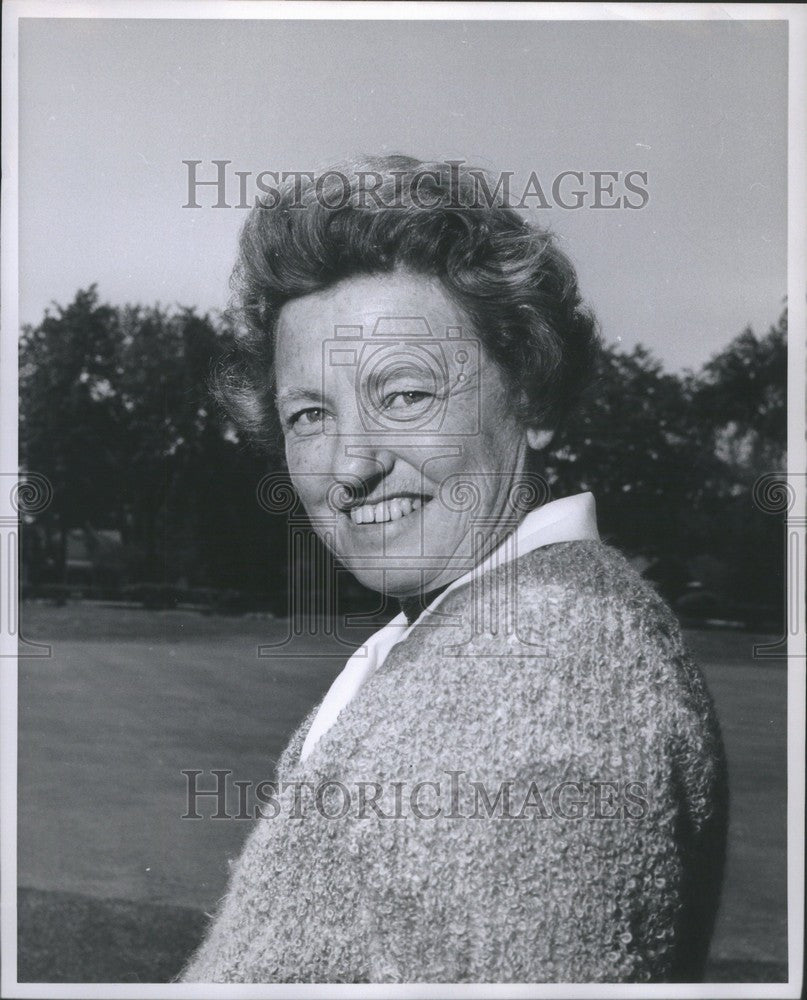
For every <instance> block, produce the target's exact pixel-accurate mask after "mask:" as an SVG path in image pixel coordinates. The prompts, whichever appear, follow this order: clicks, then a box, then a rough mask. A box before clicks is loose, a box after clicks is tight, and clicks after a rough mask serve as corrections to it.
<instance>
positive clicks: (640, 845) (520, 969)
mask: <svg viewBox="0 0 807 1000" xmlns="http://www.w3.org/2000/svg"><path fill="white" fill-rule="evenodd" d="M439 610H440V612H441V613H440V615H439V616H437V621H436V622H435V621H433V620H430V621H429V624H428V626H427V625H426V624H424V625H420V624H418V625H417V626H416V627H415V628H414V629H413V630H412V631H411V633H410V634H409V635H408V636H407V638H406V639H404V640H403V641H402V642H400V643H399V644H398V645H396V646H395V647H394V648H393V649H392V650H391V652H390V653H389V655H388V656H387V659H386V660H385V662H384V663H383V665H382V666H381V667H380V669H379V670H378V671H377V672H376V673H375V674H374V675H373V676H372V677H370V678H369V680H367V682H366V683H365V684H364V686H363V687H362V689H361V690H360V691H359V693H358V694H357V695H356V697H355V698H354V699H353V700H352V701H351V702H350V704H348V705H347V706H346V707H345V708H344V709H343V711H342V712H341V713H340V715H339V716H338V718H337V720H336V722H335V723H334V724H333V726H332V727H331V728H330V729H329V730H328V732H327V733H325V734H324V735H323V736H322V738H321V739H320V740H319V742H318V743H317V744H316V746H315V747H314V749H313V751H312V752H311V754H310V756H309V757H308V758H307V760H306V761H305V763H304V764H303V763H301V762H300V750H301V747H302V744H303V741H304V739H305V735H306V733H307V730H308V727H309V726H310V725H311V722H312V719H313V716H314V713H313V712H312V713H311V715H309V717H308V718H307V719H306V720H305V722H304V723H303V724H302V726H301V727H300V728H299V729H298V731H297V732H296V734H295V735H294V736H293V737H292V740H291V742H290V744H289V746H288V747H287V749H286V750H285V752H284V753H283V755H282V757H281V760H280V761H279V763H278V768H277V778H278V781H279V782H285V783H286V786H287V787H286V788H285V789H283V788H282V786H281V787H280V788H279V790H278V795H277V798H276V799H275V800H273V802H272V803H271V805H270V806H268V807H267V808H266V809H265V813H266V818H265V819H262V820H260V821H259V822H258V823H256V827H255V829H254V831H253V832H252V834H251V835H250V837H249V838H248V840H247V843H246V845H245V847H244V850H243V852H242V854H241V857H240V858H239V860H238V861H237V862H236V864H235V865H234V867H233V870H232V873H231V877H230V884H229V887H228V890H227V893H226V895H225V897H224V899H223V900H222V903H221V905H220V908H219V910H218V912H217V914H216V916H215V918H214V919H213V921H212V924H211V926H210V928H209V930H208V933H207V935H206V937H205V939H204V941H203V942H202V944H201V946H200V947H199V949H198V950H197V952H196V954H195V955H194V956H193V958H192V959H191V961H190V962H189V964H188V966H187V967H186V969H185V970H184V973H183V975H182V979H183V980H185V981H189V982H561V981H564V982H590V981H611V982H647V981H668V980H670V981H698V980H699V979H700V978H701V977H702V972H703V966H704V963H705V959H706V953H707V949H708V944H709V939H710V936H711V932H712V927H713V923H714V918H715V914H716V909H717V904H718V897H719V891H720V884H721V880H722V869H723V856H724V848H725V832H726V812H727V810H726V804H727V795H726V782H725V764H724V756H723V750H722V743H721V740H720V735H719V730H718V725H717V721H716V718H715V714H714V710H713V706H712V703H711V700H710V697H709V695H708V692H707V690H706V687H705V684H704V681H703V678H702V676H701V674H700V672H699V670H698V669H697V667H696V666H695V664H694V663H693V661H692V659H691V657H690V655H689V654H688V652H687V650H686V648H685V646H684V643H683V641H682V637H681V634H680V630H679V628H678V625H677V623H676V621H675V618H674V617H673V615H672V613H671V612H670V610H669V609H668V608H667V606H666V605H665V604H664V602H663V601H662V600H661V599H660V598H659V597H658V596H657V594H656V593H655V591H654V590H653V589H652V588H651V587H649V586H648V585H647V584H646V583H645V582H644V581H643V580H642V579H641V578H640V577H639V576H638V574H637V573H636V572H635V571H634V570H633V569H632V568H631V567H630V565H629V564H628V563H627V561H626V560H625V559H624V558H623V557H622V556H621V555H620V554H619V553H618V552H616V551H615V550H614V549H612V548H610V547H608V546H607V545H604V544H602V543H600V542H594V541H579V542H563V543H558V544H553V545H549V546H546V547H544V548H539V549H536V550H535V551H533V552H530V553H528V554H526V555H524V556H522V557H521V558H520V559H518V560H517V561H516V562H514V563H512V564H509V565H506V566H503V567H499V568H498V569H496V570H494V571H493V572H492V573H490V574H486V575H485V576H484V577H483V578H482V581H481V582H480V581H478V582H477V583H476V584H475V585H473V586H467V587H461V588H458V589H457V590H455V591H454V592H452V593H451V594H449V595H448V596H447V597H446V598H445V600H444V601H443V603H442V604H441V606H440V609H439Z"/></svg>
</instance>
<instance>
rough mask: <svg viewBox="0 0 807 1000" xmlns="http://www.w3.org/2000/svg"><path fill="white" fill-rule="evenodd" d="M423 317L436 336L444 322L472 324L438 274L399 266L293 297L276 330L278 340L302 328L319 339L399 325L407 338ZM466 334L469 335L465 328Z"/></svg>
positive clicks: (370, 333)
mask: <svg viewBox="0 0 807 1000" xmlns="http://www.w3.org/2000/svg"><path fill="white" fill-rule="evenodd" d="M419 320H422V321H425V326H423V324H422V323H421V324H420V328H421V329H426V328H428V329H430V330H431V331H432V333H433V334H434V335H435V336H437V337H442V336H444V335H445V328H446V327H451V328H457V327H462V326H463V325H464V326H467V325H468V324H467V322H466V320H465V317H464V316H463V314H462V311H461V310H460V308H459V307H458V306H457V304H456V303H455V302H453V301H452V299H451V298H450V297H449V296H448V294H447V293H446V291H445V289H444V288H443V286H442V284H441V283H440V281H439V279H438V278H433V277H430V276H428V275H418V274H412V273H410V272H400V271H396V272H393V273H391V274H384V275H361V276H357V277H353V278H347V279H345V280H344V281H341V282H339V284H337V285H334V286H333V287H331V288H327V289H324V290H322V291H320V292H313V293H311V294H310V295H306V296H303V297H301V298H297V299H293V300H292V301H291V302H288V303H286V305H285V306H284V307H283V308H282V310H281V311H280V316H279V318H278V325H277V333H278V340H279V341H281V340H288V339H289V338H290V337H292V338H296V337H298V336H300V335H301V334H303V333H304V331H305V332H308V334H309V335H311V336H312V337H315V338H316V337H317V336H319V337H333V336H338V335H340V334H342V333H344V328H350V327H354V328H355V331H354V332H355V335H356V336H363V337H371V336H373V335H374V334H377V333H379V332H380V331H382V330H391V331H394V330H395V329H396V328H397V327H400V329H401V333H402V335H403V336H404V337H406V336H408V335H409V331H411V330H412V329H413V328H414V327H417V326H418V321H419ZM337 328H339V329H337ZM463 333H464V334H465V335H466V336H467V335H468V331H467V330H463ZM382 335H383V334H382ZM418 336H420V333H418Z"/></svg>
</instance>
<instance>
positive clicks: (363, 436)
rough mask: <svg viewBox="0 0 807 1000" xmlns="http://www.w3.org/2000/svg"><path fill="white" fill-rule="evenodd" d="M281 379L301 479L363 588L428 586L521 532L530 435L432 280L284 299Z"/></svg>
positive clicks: (387, 280)
mask: <svg viewBox="0 0 807 1000" xmlns="http://www.w3.org/2000/svg"><path fill="white" fill-rule="evenodd" d="M276 378H277V406H278V411H279V415H280V419H281V422H282V425H283V429H284V434H285V446H286V458H287V461H288V467H289V472H290V475H291V479H292V482H293V484H294V486H295V489H296V490H297V493H298V494H299V496H300V499H301V500H302V503H303V505H304V507H305V509H306V512H307V513H308V515H309V517H310V518H311V521H312V524H313V526H314V528H315V530H316V531H317V532H318V534H319V535H320V536H321V537H322V538H323V540H324V541H325V543H326V544H327V545H328V546H329V548H331V549H332V550H333V552H334V553H335V554H336V556H337V557H338V558H339V559H340V560H341V561H342V562H343V563H344V564H345V565H346V566H347V567H348V568H349V569H350V570H351V572H352V573H353V574H354V575H355V576H356V577H357V578H358V579H359V580H360V581H361V582H362V583H363V584H365V586H368V587H371V588H372V589H374V590H378V591H382V592H384V593H388V594H393V595H396V596H399V597H405V596H409V595H412V594H416V593H419V592H428V591H430V590H433V589H435V588H437V587H440V586H442V585H444V584H447V583H449V582H450V581H451V580H453V579H456V578H457V577H459V576H461V575H462V574H463V573H465V572H466V571H467V570H469V569H470V568H471V567H472V566H473V565H474V564H475V563H476V562H477V561H478V560H479V558H480V555H482V554H485V553H486V552H487V551H489V550H490V549H491V548H492V547H494V546H495V544H498V542H499V541H501V539H502V538H503V537H504V535H505V534H507V532H508V531H510V530H512V528H513V526H514V525H515V523H516V521H517V520H518V517H517V515H515V514H514V510H513V506H512V504H511V503H510V497H511V494H512V491H513V487H514V486H516V485H517V484H518V483H519V481H520V480H521V478H522V470H523V468H524V460H525V456H526V452H527V447H528V437H527V432H526V431H525V430H524V429H523V428H521V427H519V425H518V424H517V422H516V420H515V419H514V417H513V415H512V414H511V413H510V410H509V408H508V405H507V394H506V391H505V384H504V381H503V378H502V376H501V374H500V372H499V369H498V368H497V366H496V365H495V364H494V363H493V362H492V361H491V360H490V359H489V358H488V357H487V355H486V354H485V352H484V351H483V350H482V347H481V343H480V342H479V340H478V339H477V338H476V337H475V336H474V335H473V333H472V331H471V330H470V329H469V325H468V322H467V320H466V318H465V317H464V315H463V314H462V311H461V310H460V309H459V308H458V307H457V306H456V305H455V304H454V303H453V302H452V301H451V299H450V298H449V297H448V296H447V295H446V293H445V292H444V290H443V288H442V286H441V284H440V282H439V281H437V280H436V279H430V278H428V277H424V276H421V275H415V274H410V273H408V272H395V273H393V274H390V275H373V276H362V277H356V278H350V279H347V280H345V281H343V282H341V283H340V284H338V285H336V286H334V287H333V288H330V289H327V290H325V291H322V292H317V293H314V294H311V295H307V296H305V297H303V298H299V299H295V300H293V301H291V302H289V303H287V304H286V305H285V306H284V308H283V309H282V311H281V313H280V317H279V320H278V327H277V340H276ZM529 441H530V443H535V442H534V439H533V437H532V436H530V438H529Z"/></svg>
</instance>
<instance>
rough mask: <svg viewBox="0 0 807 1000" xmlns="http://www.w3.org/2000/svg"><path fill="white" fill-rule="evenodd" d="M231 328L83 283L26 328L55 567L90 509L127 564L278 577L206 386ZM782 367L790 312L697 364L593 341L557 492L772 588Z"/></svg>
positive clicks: (25, 390)
mask: <svg viewBox="0 0 807 1000" xmlns="http://www.w3.org/2000/svg"><path fill="white" fill-rule="evenodd" d="M234 336H235V334H234V331H233V330H232V329H231V328H230V326H229V325H228V323H227V322H226V320H225V319H224V318H223V317H221V316H215V315H214V316H211V315H199V314H197V313H196V312H195V311H194V310H193V309H166V308H162V307H159V306H152V307H144V306H126V307H122V308H116V307H112V306H110V305H108V304H105V303H102V302H101V301H100V300H99V297H98V292H97V289H96V288H95V286H92V287H90V288H88V289H84V290H81V291H79V292H78V293H77V295H76V296H75V299H74V300H73V302H71V303H70V304H69V305H67V306H65V307H61V306H55V307H54V309H53V311H48V312H46V314H45V316H44V318H43V320H42V322H41V323H39V324H38V325H37V326H31V327H26V328H25V329H24V330H23V332H22V337H21V341H20V404H21V412H20V421H21V422H20V439H21V454H22V456H23V462H24V466H25V468H27V469H30V470H35V471H37V472H40V473H43V474H44V475H46V476H47V477H48V478H49V479H50V480H51V482H52V484H53V497H54V499H53V504H52V507H51V508H50V510H49V511H48V512H47V514H46V515H44V516H43V518H41V519H40V525H39V528H40V530H41V531H42V532H44V535H45V538H46V541H45V544H44V547H45V548H47V549H49V551H50V553H51V558H52V560H53V562H54V563H55V566H56V570H55V576H56V577H57V578H58V576H59V571H60V568H63V567H64V563H65V548H66V546H65V539H66V537H67V535H68V533H69V532H70V531H71V530H72V529H75V528H80V527H84V526H88V525H90V526H93V527H95V528H113V529H117V530H118V531H120V533H121V536H122V537H123V539H124V541H125V543H126V547H127V553H128V571H129V576H130V578H131V579H133V580H151V581H166V582H176V581H177V580H184V581H186V582H188V583H189V584H192V585H200V586H202V585H204V586H218V587H237V588H240V589H252V590H272V589H274V590H275V591H277V592H278V593H282V592H283V591H284V589H285V573H284V572H282V571H281V572H278V567H283V566H285V561H286V550H285V541H286V537H285V531H286V529H285V523H284V519H283V518H282V517H276V518H272V517H270V516H269V515H267V514H266V513H265V512H263V511H262V510H261V509H260V507H259V505H258V503H257V502H256V489H257V485H258V482H259V480H260V478H261V477H262V476H263V474H264V473H265V472H266V471H269V467H268V464H267V459H266V458H265V457H263V456H261V455H259V454H257V453H256V452H254V451H253V450H251V449H250V448H249V447H248V446H247V445H246V444H245V443H244V442H242V441H240V440H239V437H238V435H237V433H236V431H235V429H234V428H233V427H232V426H231V425H230V424H229V422H228V421H227V419H226V417H225V416H224V415H223V414H222V413H221V412H220V410H219V409H218V408H217V407H216V405H215V403H214V402H213V401H212V399H211V398H210V396H209V393H208V388H207V385H208V376H209V373H210V369H211V366H212V365H215V364H217V363H218V362H219V361H220V359H221V358H222V357H223V356H224V355H225V354H226V353H227V352H228V351H229V350H230V349H231V347H232V343H233V338H234ZM786 376H787V315H786V313H783V314H782V316H781V317H780V318H779V320H778V322H777V323H776V324H775V325H774V326H772V327H771V329H770V331H769V332H768V333H767V334H766V335H765V336H763V337H758V336H756V335H755V334H754V333H753V331H751V330H750V329H747V330H745V331H743V332H742V333H741V334H740V335H739V336H738V337H736V338H735V339H734V340H733V341H732V342H731V343H730V344H729V345H728V346H727V347H726V348H725V350H723V351H721V352H720V353H719V354H717V355H715V356H714V357H713V358H712V359H711V360H710V361H709V362H708V363H707V364H706V365H705V366H704V367H703V369H702V370H701V371H700V372H699V373H697V374H692V373H689V374H685V375H681V376H679V375H673V374H670V373H668V372H665V371H664V370H663V367H662V365H661V363H660V362H659V361H658V360H657V359H655V358H654V357H653V356H652V355H651V354H650V352H649V351H647V350H646V349H645V348H643V347H636V348H635V349H633V350H632V351H630V352H622V351H618V350H616V349H614V348H608V349H606V350H604V351H603V353H602V356H601V359H600V363H599V369H598V372H597V378H596V380H595V382H594V384H593V386H592V388H591V390H590V392H589V394H588V398H587V400H586V401H585V404H584V406H583V407H582V408H581V409H580V410H579V412H578V414H577V415H576V417H575V418H574V419H573V420H572V421H571V422H570V423H569V424H568V425H567V426H566V427H565V428H564V429H563V430H562V432H561V433H560V434H559V435H558V436H557V438H556V441H555V443H554V446H553V448H552V450H551V452H549V453H548V454H547V456H546V464H545V472H546V475H547V477H548V478H549V480H550V483H551V484H552V487H553V493H554V494H555V495H556V496H562V495H565V494H568V493H572V492H575V491H577V490H580V489H590V490H592V491H593V493H594V495H595V497H596V499H597V506H598V514H599V520H600V525H601V531H602V533H603V534H604V536H605V537H606V539H607V540H609V541H612V542H614V543H615V544H617V545H618V546H620V547H621V548H623V549H625V550H627V551H628V552H629V553H632V554H644V555H646V556H648V557H651V558H656V559H661V560H665V559H666V560H667V561H668V562H670V563H673V562H675V561H676V560H677V561H678V563H679V564H681V565H683V564H685V563H686V562H687V560H690V562H691V560H692V559H693V558H694V557H701V556H704V557H710V558H712V559H715V560H719V561H721V562H722V564H723V565H724V566H726V567H728V569H727V570H726V573H725V576H726V578H727V579H728V580H729V581H731V583H732V585H734V586H735V587H736V589H737V590H738V591H743V592H744V593H746V594H747V595H750V596H751V597H753V599H756V600H761V601H772V600H775V599H777V597H778V596H779V592H780V591H781V581H782V579H783V556H782V551H781V542H780V532H781V525H780V523H779V522H778V520H777V519H776V518H773V517H770V515H766V514H763V513H762V512H760V511H758V510H756V508H754V506H753V504H752V502H751V487H752V486H753V483H754V481H755V479H756V478H757V477H758V476H759V475H761V474H762V473H764V472H769V471H778V470H780V469H783V468H784V458H785V437H786V427H787V406H786ZM760 567H761V572H760ZM688 572H691V571H690V570H689V569H688V568H686V567H684V568H683V569H681V573H683V574H684V576H686V574H687V573H688Z"/></svg>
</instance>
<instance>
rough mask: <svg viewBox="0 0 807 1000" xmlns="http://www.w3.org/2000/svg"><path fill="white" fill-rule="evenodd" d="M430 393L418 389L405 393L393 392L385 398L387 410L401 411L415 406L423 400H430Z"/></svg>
mask: <svg viewBox="0 0 807 1000" xmlns="http://www.w3.org/2000/svg"><path fill="white" fill-rule="evenodd" d="M430 395H431V394H430V393H428V392H423V391H422V390H420V389H409V390H407V391H406V392H394V393H392V395H390V396H388V397H387V409H388V410H401V409H404V408H406V407H409V406H417V404H418V403H422V402H423V401H424V400H425V399H429V398H430Z"/></svg>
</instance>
